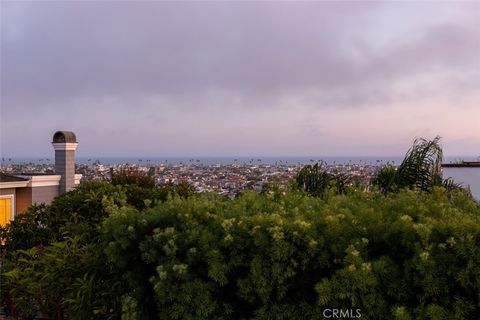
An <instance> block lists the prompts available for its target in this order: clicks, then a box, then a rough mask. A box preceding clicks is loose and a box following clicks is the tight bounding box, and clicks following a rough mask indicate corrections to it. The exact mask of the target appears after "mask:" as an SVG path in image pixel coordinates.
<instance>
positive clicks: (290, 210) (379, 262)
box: [2, 183, 480, 319]
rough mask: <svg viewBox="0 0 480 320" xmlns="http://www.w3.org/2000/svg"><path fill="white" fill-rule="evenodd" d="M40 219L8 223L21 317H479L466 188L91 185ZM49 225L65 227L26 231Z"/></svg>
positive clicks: (13, 297)
mask: <svg viewBox="0 0 480 320" xmlns="http://www.w3.org/2000/svg"><path fill="white" fill-rule="evenodd" d="M82 197H83V200H81V199H82ZM60 207H65V209H66V210H69V211H68V212H72V219H66V215H67V211H65V212H64V214H65V216H62V214H61V213H62V212H63V211H62V210H61V209H60ZM70 210H71V211H70ZM73 212H75V214H73ZM52 213H57V214H56V215H55V214H52ZM34 216H35V217H38V219H40V220H39V221H41V222H40V223H37V224H36V227H34V226H35V223H32V224H31V225H32V227H31V228H32V230H31V233H29V232H27V230H26V229H25V228H26V224H25V223H23V224H22V222H21V221H20V220H17V222H15V224H14V225H12V227H11V229H10V230H9V232H10V236H12V238H8V237H7V238H8V239H9V240H8V241H7V242H6V244H5V245H6V246H7V248H10V249H9V250H7V251H5V252H4V256H5V258H4V259H3V263H4V266H3V267H2V296H3V299H2V301H3V303H4V304H10V307H12V306H14V307H15V312H17V314H19V315H22V316H23V317H24V318H26V317H28V316H29V315H32V314H39V313H41V314H42V315H43V316H44V317H46V318H51V319H65V318H74V319H93V318H98V319H108V318H110V319H116V318H120V317H122V318H124V319H147V318H149V319H154V318H159V319H250V318H255V319H304V318H305V317H306V318H312V319H322V317H323V316H322V310H323V309H324V308H359V309H361V310H362V314H363V315H364V316H366V317H367V318H369V319H392V318H397V319H413V318H418V319H454V318H455V319H472V318H478V316H479V315H480V301H479V296H478V292H479V289H480V252H479V251H480V208H479V207H478V205H477V204H476V203H475V202H474V201H472V200H471V199H470V198H469V197H468V196H467V195H466V194H465V193H464V192H461V191H455V190H454V191H452V192H451V193H447V192H446V191H445V189H443V188H434V189H433V190H432V192H430V193H421V192H417V191H415V190H403V191H401V192H399V193H397V194H390V195H387V196H384V195H383V194H381V193H375V192H371V193H367V192H359V191H358V192H355V191H352V192H350V193H349V194H348V195H333V194H327V195H326V196H325V197H323V199H322V198H318V197H310V196H308V195H306V194H305V193H302V192H297V191H287V192H283V191H282V192H280V191H279V190H276V191H273V192H267V193H263V194H256V193H254V192H246V193H244V194H243V195H241V196H240V197H239V198H237V199H235V200H228V199H224V198H221V197H218V196H215V195H211V194H203V195H194V196H192V195H191V196H190V197H188V198H183V197H170V198H169V199H168V200H167V201H165V202H163V203H161V202H158V203H157V205H155V206H153V207H152V206H149V207H148V208H146V209H141V208H135V207H134V206H132V205H129V204H128V202H127V201H126V195H125V190H124V189H123V187H119V186H111V185H108V184H105V183H94V184H86V185H83V186H82V187H80V188H79V189H77V190H76V191H74V192H70V193H67V194H65V195H63V196H62V197H59V198H58V199H57V200H56V201H55V202H54V203H53V204H52V206H50V207H45V206H41V207H34V208H32V209H30V211H29V213H27V214H26V215H25V218H26V219H30V220H32V219H33V217H34ZM42 219H43V220H42ZM68 221H72V222H68ZM97 221H99V223H97ZM57 223H58V224H62V226H61V227H60V228H58V227H55V226H56V224H57ZM17 224H18V225H17ZM20 225H21V226H20ZM29 225H30V223H29ZM47 225H48V226H51V228H52V230H59V231H58V232H52V234H50V233H49V232H47V233H45V234H44V233H42V232H37V231H39V230H37V229H35V230H34V228H41V229H45V226H47ZM94 226H95V227H94ZM55 228H57V229H55ZM47 229H49V228H47ZM54 233H55V234H56V236H54V235H53V234H54ZM29 234H39V235H40V236H39V238H38V239H37V240H32V239H29ZM13 235H15V236H16V238H13ZM14 239H15V240H14ZM21 239H23V240H21ZM26 239H29V241H38V244H39V245H35V246H33V247H30V246H32V242H28V241H26ZM13 243H17V244H18V246H17V247H15V248H13V247H9V246H11V245H12V244H13ZM20 247H23V248H20ZM15 249H16V250H15ZM19 249H21V250H19Z"/></svg>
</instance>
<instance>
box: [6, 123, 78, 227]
mask: <svg viewBox="0 0 480 320" xmlns="http://www.w3.org/2000/svg"><path fill="white" fill-rule="evenodd" d="M52 145H53V148H54V149H55V174H54V175H49V174H36V173H23V174H19V175H7V174H2V173H0V225H1V226H3V225H6V224H8V223H10V221H12V220H14V219H15V216H16V215H17V214H20V213H22V212H25V211H26V210H27V208H28V207H29V206H30V205H31V204H33V203H46V204H49V203H50V202H51V201H52V200H53V199H54V198H55V197H56V196H58V195H59V194H61V193H63V192H67V191H70V190H72V189H74V188H75V186H77V185H78V184H79V183H80V179H81V177H82V175H81V174H75V150H76V149H77V145H78V143H77V139H76V137H75V134H74V133H73V132H70V131H57V132H56V133H55V134H54V135H53V142H52Z"/></svg>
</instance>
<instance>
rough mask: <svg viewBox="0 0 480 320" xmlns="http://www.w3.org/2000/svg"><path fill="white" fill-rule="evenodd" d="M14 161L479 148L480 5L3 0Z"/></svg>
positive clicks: (6, 125)
mask: <svg viewBox="0 0 480 320" xmlns="http://www.w3.org/2000/svg"><path fill="white" fill-rule="evenodd" d="M1 6H2V8H1V9H2V13H1V14H2V16H1V18H2V19H1V21H2V22H1V23H2V24H1V27H2V28H1V70H0V72H1V80H2V81H1V89H2V91H1V102H2V103H1V120H0V125H1V127H0V133H1V137H0V139H1V145H0V146H1V148H0V153H1V154H2V156H12V157H15V156H17V157H20V156H35V155H48V154H50V153H51V146H50V145H49V143H48V142H49V141H50V139H51V135H52V133H53V132H54V131H56V130H57V129H63V130H73V131H75V132H76V134H77V137H78V139H79V141H80V146H79V149H78V152H79V154H80V155H92V156H242V155H243V156H251V155H259V156H280V155H282V156H303V155H321V156H336V155H337V156H338V155H359V156H362V155H363V156H365V155H402V154H403V153H404V152H405V150H406V149H407V148H408V147H409V145H410V144H411V142H412V140H413V139H414V138H415V137H417V136H422V137H426V138H430V137H433V136H435V135H440V136H442V137H443V140H442V141H443V145H444V153H445V154H446V155H450V156H455V155H462V156H463V155H471V156H478V155H480V3H479V2H474V1H469V2H466V1H465V2H462V1H451V2H440V1H421V2H414V1H408V2H401V1H384V2H366V1H365V2H358V1H357V2H343V1H342V2H296V3H294V2H281V3H273V2H247V3H240V2H234V3H231V2H202V3H198V2H197V3H195V2H180V3H174V2H143V1H141V2H109V1H102V2H93V1H88V2H78V1H77V2H60V1H57V2H5V1H2V2H1Z"/></svg>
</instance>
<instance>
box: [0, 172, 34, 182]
mask: <svg viewBox="0 0 480 320" xmlns="http://www.w3.org/2000/svg"><path fill="white" fill-rule="evenodd" d="M28 180H29V179H28V178H22V177H16V176H12V175H9V174H5V173H0V182H18V181H28Z"/></svg>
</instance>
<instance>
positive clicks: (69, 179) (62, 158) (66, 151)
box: [52, 131, 78, 193]
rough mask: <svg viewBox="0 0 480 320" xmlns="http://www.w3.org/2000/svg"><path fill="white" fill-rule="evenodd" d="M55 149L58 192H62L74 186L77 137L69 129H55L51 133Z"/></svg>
mask: <svg viewBox="0 0 480 320" xmlns="http://www.w3.org/2000/svg"><path fill="white" fill-rule="evenodd" d="M52 145H53V148H54V149H55V173H56V174H58V175H61V179H60V186H59V192H60V193H64V192H67V191H70V190H72V189H73V188H74V187H75V150H76V149H77V145H78V143H77V138H76V137H75V134H74V133H73V132H71V131H57V132H55V134H54V135H53V142H52Z"/></svg>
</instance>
